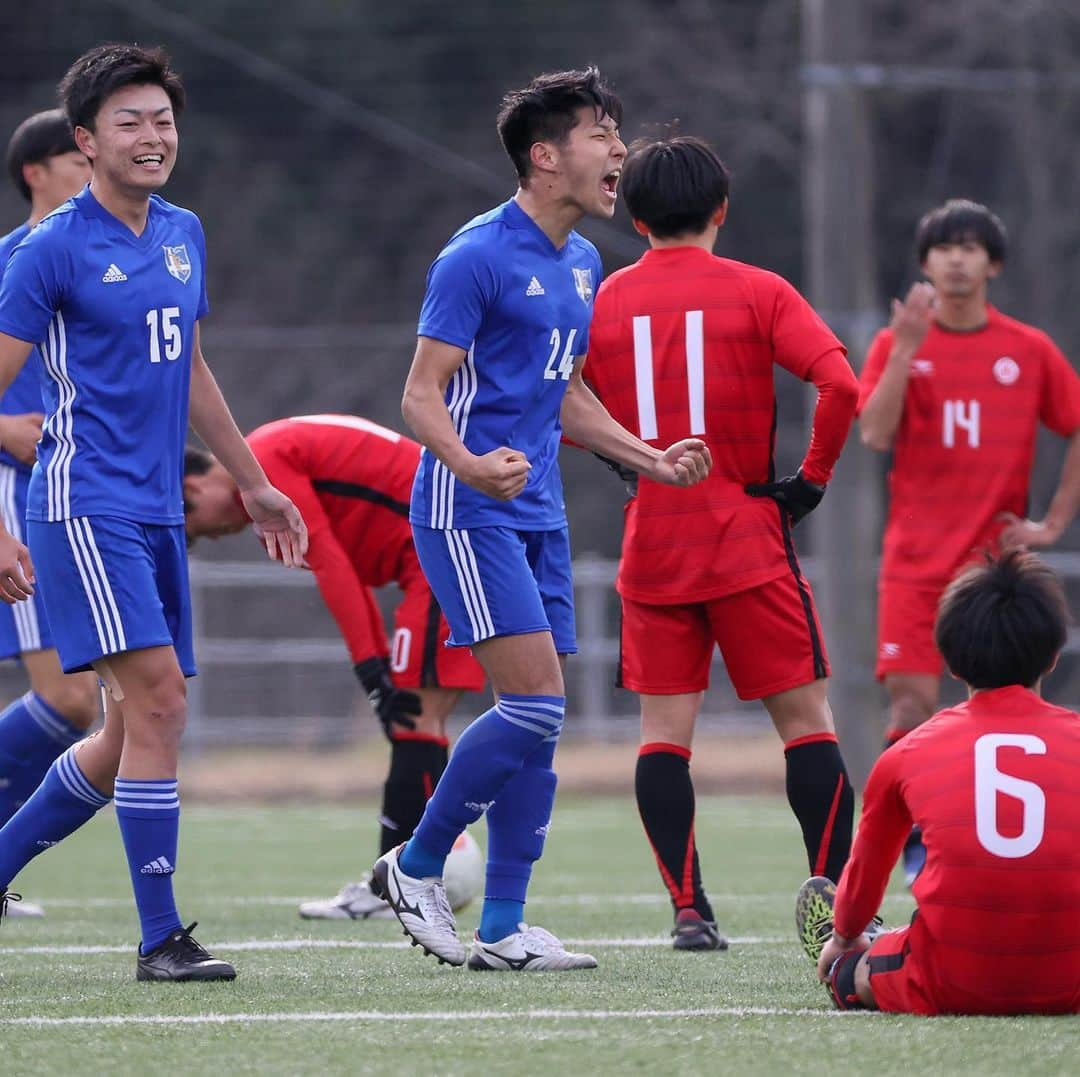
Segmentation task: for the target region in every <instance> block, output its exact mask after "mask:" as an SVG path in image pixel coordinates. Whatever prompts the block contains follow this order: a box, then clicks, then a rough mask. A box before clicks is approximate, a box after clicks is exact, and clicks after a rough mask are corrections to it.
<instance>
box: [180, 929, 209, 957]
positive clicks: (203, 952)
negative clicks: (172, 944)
mask: <svg viewBox="0 0 1080 1077" xmlns="http://www.w3.org/2000/svg"><path fill="white" fill-rule="evenodd" d="M198 926H199V922H198V921H197V920H196V921H195V922H194V923H191V924H188V926H187V927H185V928H184V930H183V931H180V932H178V933H177V934H175V935H173V939H174V940H175V941H176V942H177V944H178V945H180V946H182V947H183V948H184V949H185V950H188V951H189V952H191V953H193V954H196V955H198V956H199V957H209V956H210V953H209V951H208V950H207V949H206V947H205V946H202V945H200V944H199V943H198V942H196V940H195V939H194V938H192V935H191V933H192V932H193V931H194V930H195V928H197V927H198Z"/></svg>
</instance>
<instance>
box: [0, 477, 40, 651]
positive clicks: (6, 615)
mask: <svg viewBox="0 0 1080 1077" xmlns="http://www.w3.org/2000/svg"><path fill="white" fill-rule="evenodd" d="M29 486H30V473H29V472H27V471H20V470H19V469H18V468H16V467H12V466H11V465H10V464H2V463H0V518H2V519H3V521H4V527H6V528H7V530H8V534H10V535H11V537H12V538H16V539H18V540H19V542H25V541H26V491H27V488H28V487H29ZM52 645H53V641H52V633H51V632H50V631H49V618H48V617H47V616H46V615H45V600H44V599H43V598H42V597H41V588H40V587H38V588H35V589H34V597H33V598H28V599H27V600H26V601H25V602H16V603H15V604H14V605H11V606H9V605H8V604H7V603H6V602H4V603H0V658H17V657H18V656H19V655H20V654H25V653H26V652H27V651H46V650H48V649H49V648H50V647H52Z"/></svg>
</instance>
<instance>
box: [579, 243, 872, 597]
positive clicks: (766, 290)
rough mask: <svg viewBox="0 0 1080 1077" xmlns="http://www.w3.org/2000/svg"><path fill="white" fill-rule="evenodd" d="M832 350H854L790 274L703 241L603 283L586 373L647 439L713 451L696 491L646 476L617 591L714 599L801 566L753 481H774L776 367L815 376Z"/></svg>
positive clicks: (629, 523) (630, 519)
mask: <svg viewBox="0 0 1080 1077" xmlns="http://www.w3.org/2000/svg"><path fill="white" fill-rule="evenodd" d="M830 353H836V354H837V355H839V356H843V354H844V349H843V345H842V344H841V343H840V342H839V341H838V340H837V339H836V337H835V336H834V335H833V333H832V331H831V330H830V329H829V327H828V326H827V325H826V324H825V323H824V322H823V321H822V320H821V319H820V318H819V317H818V316H817V314H816V313H815V312H814V310H813V308H811V306H810V304H809V303H807V302H806V300H805V299H803V297H802V296H801V295H799V293H798V292H797V291H796V290H795V289H794V288H793V287H792V286H791V285H790V284H788V283H787V281H785V280H784V279H783V278H781V277H778V276H777V275H776V274H775V273H770V272H768V271H767V270H764V269H759V268H757V267H755V266H750V265H745V264H743V263H742V262H735V261H732V260H731V259H728V258H718V257H716V256H715V255H713V254H711V253H709V252H708V251H706V250H704V249H702V248H700V247H673V248H665V249H658V250H650V251H647V252H646V253H645V254H644V255H643V256H642V258H641V259H640V260H639V261H638V262H637V263H635V264H634V265H632V266H628V267H627V268H625V269H622V270H620V271H619V272H617V273H613V274H612V275H611V276H610V277H609V278H608V279H607V280H606V281H605V282H604V283H603V284H602V285H601V287H600V290H599V292H598V293H597V296H596V304H595V307H594V310H593V321H592V328H591V330H590V333H589V355H588V360H587V361H586V364H585V370H584V375H585V378H586V380H587V381H589V382H590V383H591V384H592V386H593V387H594V388H595V390H596V393H597V395H598V396H599V397H600V399H601V400H602V401H603V403H604V405H605V406H606V407H607V409H608V411H609V412H611V414H612V416H613V417H614V418H615V419H616V420H617V421H618V422H619V423H621V424H622V425H623V426H624V427H626V428H627V429H628V430H630V431H632V432H633V433H635V434H637V435H638V436H639V437H640V438H641V439H642V440H643V441H647V442H649V443H650V444H652V445H654V446H656V447H658V448H667V446H669V445H671V444H672V443H673V442H675V441H679V440H681V439H682V438H687V437H700V438H702V439H703V440H704V441H705V442H706V443H707V444H708V446H709V450H710V452H711V453H712V460H713V468H712V472H711V474H710V475H709V477H708V478H707V479H706V480H705V481H704V482H701V483H698V484H697V485H696V486H692V487H689V488H683V487H676V486H665V485H662V484H660V483H656V482H652V481H650V480H648V479H645V478H642V479H641V480H640V481H639V484H638V494H637V496H636V497H635V498H633V499H632V500H631V501H630V502H629V504H628V505H627V509H626V530H625V534H624V539H623V554H622V561H621V562H620V565H619V578H618V584H617V586H618V590H619V593H620V594H622V595H624V596H625V597H627V598H630V599H633V600H634V601H637V602H645V603H651V604H653V605H664V604H679V603H684V602H704V601H707V600H709V599H712V598H719V597H721V596H723V595H727V594H734V593H735V592H738V591H744V590H748V589H749V588H751V587H756V586H758V585H759V584H763V583H767V582H768V581H769V580H774V579H777V578H779V577H780V576H783V575H785V574H787V573H789V572H790V571H791V565H790V562H789V557H791V556H793V553H792V552H791V551H790V550H789V549H788V548H787V546H786V545H785V536H784V534H783V532H782V529H781V513H780V512H779V511H778V507H777V505H776V503H775V502H774V501H772V500H771V499H769V498H754V497H750V496H749V495H748V494H746V493H745V492H744V490H743V487H744V486H745V485H746V484H747V483H763V482H768V481H770V480H771V479H772V478H773V475H772V463H773V446H774V441H775V423H776V393H775V389H774V385H773V377H774V369H773V366H774V364H778V365H779V366H782V367H784V369H786V370H789V371H790V372H791V373H792V374H794V375H795V376H796V377H798V378H803V379H808V378H809V375H810V369H811V367H812V366H813V365H814V363H815V362H816V361H817V360H818V359H820V358H822V357H823V356H825V355H828V354H830ZM844 365H845V367H846V360H845V361H844ZM846 373H847V376H848V378H849V380H850V383H851V386H852V394H853V393H854V376H853V375H851V374H850V371H847V372H846ZM850 417H851V413H850V411H848V413H847V416H846V418H847V421H848V422H850ZM844 432H846V427H845V431H844ZM842 441H843V437H842V434H841V437H840V443H841V444H842ZM831 465H832V461H831V460H830V461H828V466H829V467H830V468H831ZM826 477H827V476H826ZM819 481H825V480H824V479H822V480H819Z"/></svg>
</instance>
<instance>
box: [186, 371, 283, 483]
mask: <svg viewBox="0 0 1080 1077" xmlns="http://www.w3.org/2000/svg"><path fill="white" fill-rule="evenodd" d="M189 421H190V423H191V426H192V429H193V430H194V431H195V433H196V434H198V435H199V437H200V438H202V440H203V442H204V443H205V445H206V447H207V448H208V449H209V450H210V451H211V452H212V453H213V454H214V456H216V457H217V458H218V460H220V461H221V464H222V466H223V467H224V468H225V470H226V471H228V472H229V474H230V475H232V477H233V479H234V480H235V482H236V485H237V487H238V488H239V489H240V492H241V493H243V492H244V491H246V490H251V489H254V488H255V487H256V486H262V485H265V484H266V482H267V479H266V475H265V473H264V472H263V469H262V466H261V465H260V464H259V462H258V460H256V459H255V456H254V455H253V453H252V451H251V449H250V448H248V444H247V442H246V441H245V440H244V437H243V435H242V434H241V433H240V430H239V428H238V427H237V425H236V420H235V419H233V417H232V412H231V411H230V410H229V405H228V404H226V403H225V397H224V396H222V393H221V389H220V388H219V387H218V383H217V381H216V379H215V378H214V375H213V373H212V372H211V370H210V368H209V367H208V366H207V365H206V360H205V359H203V357H202V355H201V354H200V353H198V352H197V351H196V352H195V353H194V354H193V355H192V359H191V396H190V405H189Z"/></svg>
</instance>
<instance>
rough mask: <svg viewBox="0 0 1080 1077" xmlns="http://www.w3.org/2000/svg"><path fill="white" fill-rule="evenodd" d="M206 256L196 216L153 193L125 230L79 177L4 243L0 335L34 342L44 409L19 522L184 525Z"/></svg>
mask: <svg viewBox="0 0 1080 1077" xmlns="http://www.w3.org/2000/svg"><path fill="white" fill-rule="evenodd" d="M205 266H206V241H205V239H204V237H203V230H202V225H201V224H200V223H199V219H198V217H196V216H195V214H194V213H190V212H189V211H188V210H185V209H180V208H179V207H178V206H173V205H170V204H169V203H168V202H166V201H164V200H163V199H161V198H159V197H157V196H156V195H154V196H152V197H151V199H150V211H149V217H148V219H147V222H146V227H145V229H144V230H143V233H142V235H141V236H136V235H135V234H134V233H133V232H132V231H131V229H130V228H128V227H127V225H125V224H123V223H122V222H121V221H119V220H117V218H115V217H114V216H113V215H112V214H111V213H109V212H108V211H107V210H106V209H105V208H104V207H103V206H101V205H100V204H99V203H98V202H97V200H96V199H95V198H94V196H93V195H92V194H91V193H90V190H89V188H87V189H86V190H84V191H83V192H82V193H81V194H78V195H76V197H75V198H73V199H71V200H70V201H68V202H65V203H64V204H63V205H62V206H61V207H60V208H59V209H57V210H55V211H54V212H53V213H51V214H50V215H49V216H48V217H46V218H45V220H43V221H42V222H41V223H40V224H39V225H38V226H37V227H36V228H35V229H34V230H33V231H32V232H30V234H29V235H28V236H27V237H26V238H25V239H24V240H23V241H22V242H21V243H20V244H19V245H18V246H17V247H16V248H15V250H14V252H13V253H12V255H11V257H10V259H9V260H8V263H7V265H6V267H5V269H4V275H3V280H2V281H0V332H2V333H7V334H8V335H9V336H13V337H17V338H18V339H20V340H25V341H29V342H31V343H34V344H39V345H40V349H41V358H42V364H41V366H42V371H43V373H42V394H41V395H42V400H43V404H44V411H45V416H46V418H45V424H44V429H43V431H42V438H41V443H40V445H39V446H38V462H37V464H36V465H35V467H34V473H33V476H32V477H31V480H30V495H29V505H28V509H27V518H28V519H31V520H40V521H55V520H67V519H72V518H74V517H78V516H117V517H120V518H121V519H125V520H132V521H137V522H140V523H148V524H180V523H183V521H184V508H183V496H182V491H181V484H182V474H183V460H184V437H185V435H186V432H187V416H188V391H189V385H190V381H191V347H192V342H193V340H194V334H195V323H196V322H197V321H198V320H199V319H200V318H201V317H203V315H205V314H206V312H207V310H208V309H209V306H208V304H207V299H206V278H205Z"/></svg>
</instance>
